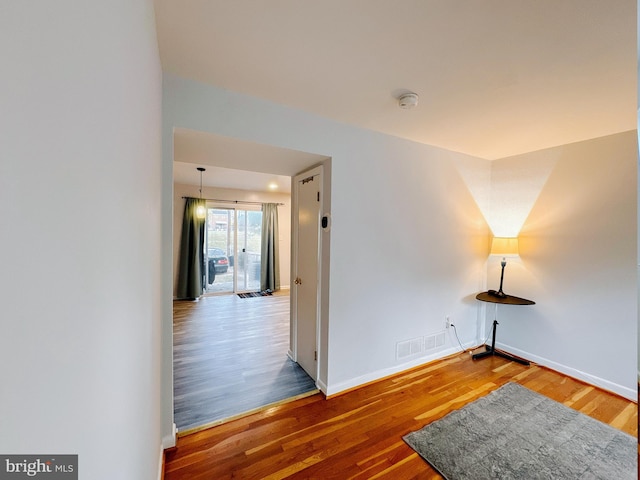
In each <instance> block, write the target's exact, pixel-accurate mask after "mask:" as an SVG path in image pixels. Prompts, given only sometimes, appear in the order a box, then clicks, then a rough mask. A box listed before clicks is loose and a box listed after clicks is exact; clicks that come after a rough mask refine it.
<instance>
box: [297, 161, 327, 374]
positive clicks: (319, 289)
mask: <svg viewBox="0 0 640 480" xmlns="http://www.w3.org/2000/svg"><path fill="white" fill-rule="evenodd" d="M316 175H317V176H318V190H319V192H320V208H319V210H318V218H317V221H318V250H317V252H316V264H317V266H318V270H317V278H316V279H315V280H316V319H315V330H316V352H318V353H317V362H316V372H315V378H316V383H317V382H318V380H319V379H320V364H321V361H322V359H323V356H324V352H323V351H322V349H321V348H320V347H321V344H322V343H321V342H320V335H321V329H320V323H321V321H320V319H321V306H322V304H321V301H322V228H321V227H320V219H321V217H322V215H323V210H324V209H323V205H324V168H323V166H322V165H318V166H317V167H314V168H311V169H309V170H305V171H304V172H301V173H299V174H297V175H296V176H294V177H292V195H291V233H292V235H291V237H292V238H291V282H294V281H295V279H296V278H297V277H298V258H299V245H298V229H299V224H298V223H299V222H298V214H299V182H301V181H302V180H304V179H305V178H307V177H310V176H316ZM290 298H291V299H290V302H291V308H290V309H289V310H290V328H289V352H288V355H289V357H290V358H291V359H292V360H293V361H294V362H296V363H297V361H298V317H297V313H298V295H297V288H296V286H295V284H292V285H291V297H290Z"/></svg>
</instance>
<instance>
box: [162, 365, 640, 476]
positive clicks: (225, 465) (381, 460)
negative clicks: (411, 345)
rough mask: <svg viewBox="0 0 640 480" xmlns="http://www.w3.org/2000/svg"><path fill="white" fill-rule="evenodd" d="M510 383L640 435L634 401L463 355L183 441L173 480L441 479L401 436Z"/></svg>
mask: <svg viewBox="0 0 640 480" xmlns="http://www.w3.org/2000/svg"><path fill="white" fill-rule="evenodd" d="M509 381H513V382H518V383H520V384H521V385H524V386H525V387H527V388H529V389H531V390H534V391H537V392H539V393H541V394H543V395H546V396H547V397H549V398H551V399H553V400H556V401H558V402H561V403H564V404H565V405H567V406H569V407H571V408H574V409H576V410H579V411H581V412H583V413H585V414H586V415H589V416H591V417H593V418H596V419H598V420H600V421H602V422H605V423H608V424H610V425H612V426H613V427H615V428H618V429H620V430H622V431H624V432H627V433H629V434H631V435H634V436H637V433H638V409H637V405H636V404H635V403H634V402H631V401H628V400H626V399H624V398H621V397H618V396H616V395H613V394H611V393H608V392H605V391H603V390H599V389H597V388H595V387H592V386H590V385H587V384H584V383H582V382H580V381H578V380H575V379H572V378H569V377H566V376H564V375H561V374H559V373H557V372H553V371H551V370H548V369H545V368H542V367H539V366H536V365H532V366H530V367H526V366H523V365H520V364H517V363H514V362H510V361H507V360H505V359H502V358H500V357H489V358H486V359H482V360H475V361H474V360H472V359H471V358H470V355H469V354H465V353H461V354H459V355H456V356H453V357H450V358H447V359H444V360H439V361H437V362H434V363H431V364H427V365H425V366H422V367H420V368H417V369H414V370H411V371H409V372H405V373H403V374H399V375H396V376H394V377H390V378H387V379H383V380H381V381H379V382H376V383H373V384H370V385H367V386H364V387H362V388H359V389H356V390H353V391H350V392H348V393H345V394H342V395H339V396H336V397H333V398H329V399H325V398H324V397H323V396H322V395H321V394H316V395H313V396H310V397H307V398H304V399H301V400H297V401H295V402H291V403H287V404H284V405H280V406H278V407H274V408H269V409H267V410H264V411H261V412H259V413H255V414H253V415H251V416H248V417H244V418H241V419H238V420H234V421H232V422H229V423H225V424H223V425H220V426H217V427H214V428H211V429H208V430H203V431H201V432H198V433H195V434H192V435H188V436H185V437H182V438H180V439H178V444H177V448H176V449H174V450H173V451H171V452H168V454H167V463H166V468H165V472H166V474H165V479H166V480H186V479H189V480H197V479H216V480H220V479H228V478H244V479H280V478H300V479H301V478H313V479H334V478H335V479H341V480H342V479H369V478H388V479H393V480H402V479H439V478H442V477H440V476H439V475H438V474H437V473H436V472H435V471H434V470H433V469H432V468H431V467H430V466H429V465H428V464H427V463H426V462H425V461H424V460H422V459H421V458H420V457H419V456H418V454H416V453H415V452H414V451H413V450H412V449H411V448H410V447H409V446H407V445H406V444H405V443H404V441H403V440H402V436H403V435H405V434H407V433H409V432H411V431H413V430H417V429H419V428H421V427H423V426H424V425H426V424H427V423H430V422H432V421H434V420H436V419H438V418H441V417H442V416H444V415H446V414H447V413H449V412H450V411H452V410H455V409H458V408H460V407H462V406H463V405H465V404H466V403H469V402H472V401H473V400H476V399H477V398H479V397H481V396H483V395H485V394H487V393H488V392H489V391H492V390H495V389H496V388H498V387H499V386H501V385H503V384H505V383H506V382H509Z"/></svg>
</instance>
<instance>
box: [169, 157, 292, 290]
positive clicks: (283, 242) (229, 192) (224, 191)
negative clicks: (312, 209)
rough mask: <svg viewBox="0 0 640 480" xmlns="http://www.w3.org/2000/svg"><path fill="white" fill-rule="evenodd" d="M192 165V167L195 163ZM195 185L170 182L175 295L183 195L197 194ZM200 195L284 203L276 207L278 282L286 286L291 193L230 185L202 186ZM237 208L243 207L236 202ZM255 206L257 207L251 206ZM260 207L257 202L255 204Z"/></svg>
mask: <svg viewBox="0 0 640 480" xmlns="http://www.w3.org/2000/svg"><path fill="white" fill-rule="evenodd" d="M194 168H195V167H194ZM199 196H200V187H199V186H198V185H195V186H194V185H183V184H179V183H175V184H174V186H173V296H174V298H175V296H176V288H177V283H178V267H179V265H178V263H179V259H180V237H181V235H182V219H183V217H184V204H185V201H186V200H184V198H183V197H196V198H197V197H199ZM202 197H203V198H215V199H218V200H230V201H234V200H238V201H245V202H260V203H268V202H273V203H283V204H284V205H281V206H279V207H278V234H279V237H280V241H279V253H280V259H279V264H280V286H281V288H289V286H290V276H291V274H290V268H291V195H289V194H285V193H273V192H250V191H247V190H237V189H232V188H215V187H204V186H203V187H202ZM220 206H221V207H225V206H226V207H233V205H232V204H225V203H221V204H220ZM238 208H242V205H239V206H238ZM252 208H256V207H252ZM257 208H258V209H259V208H260V207H259V206H258V207H257Z"/></svg>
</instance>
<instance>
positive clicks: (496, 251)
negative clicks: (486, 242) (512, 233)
mask: <svg viewBox="0 0 640 480" xmlns="http://www.w3.org/2000/svg"><path fill="white" fill-rule="evenodd" d="M519 254H520V252H519V250H518V239H517V238H507V237H493V240H492V242H491V255H500V256H502V257H516V256H518V255H519Z"/></svg>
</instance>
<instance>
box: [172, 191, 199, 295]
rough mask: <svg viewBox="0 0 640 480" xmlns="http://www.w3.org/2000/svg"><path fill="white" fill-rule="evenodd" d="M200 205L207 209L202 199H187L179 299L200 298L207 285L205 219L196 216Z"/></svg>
mask: <svg viewBox="0 0 640 480" xmlns="http://www.w3.org/2000/svg"><path fill="white" fill-rule="evenodd" d="M199 205H202V206H203V207H206V201H205V200H203V199H200V198H187V199H186V203H185V205H184V218H183V219H182V237H181V239H180V262H179V264H178V265H179V267H178V268H179V270H178V288H177V292H176V293H177V296H178V298H183V299H184V298H198V297H200V296H201V295H202V291H203V288H204V283H205V269H204V261H205V255H204V225H205V220H206V219H204V218H198V217H197V216H196V209H197V208H198V206H199Z"/></svg>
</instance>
